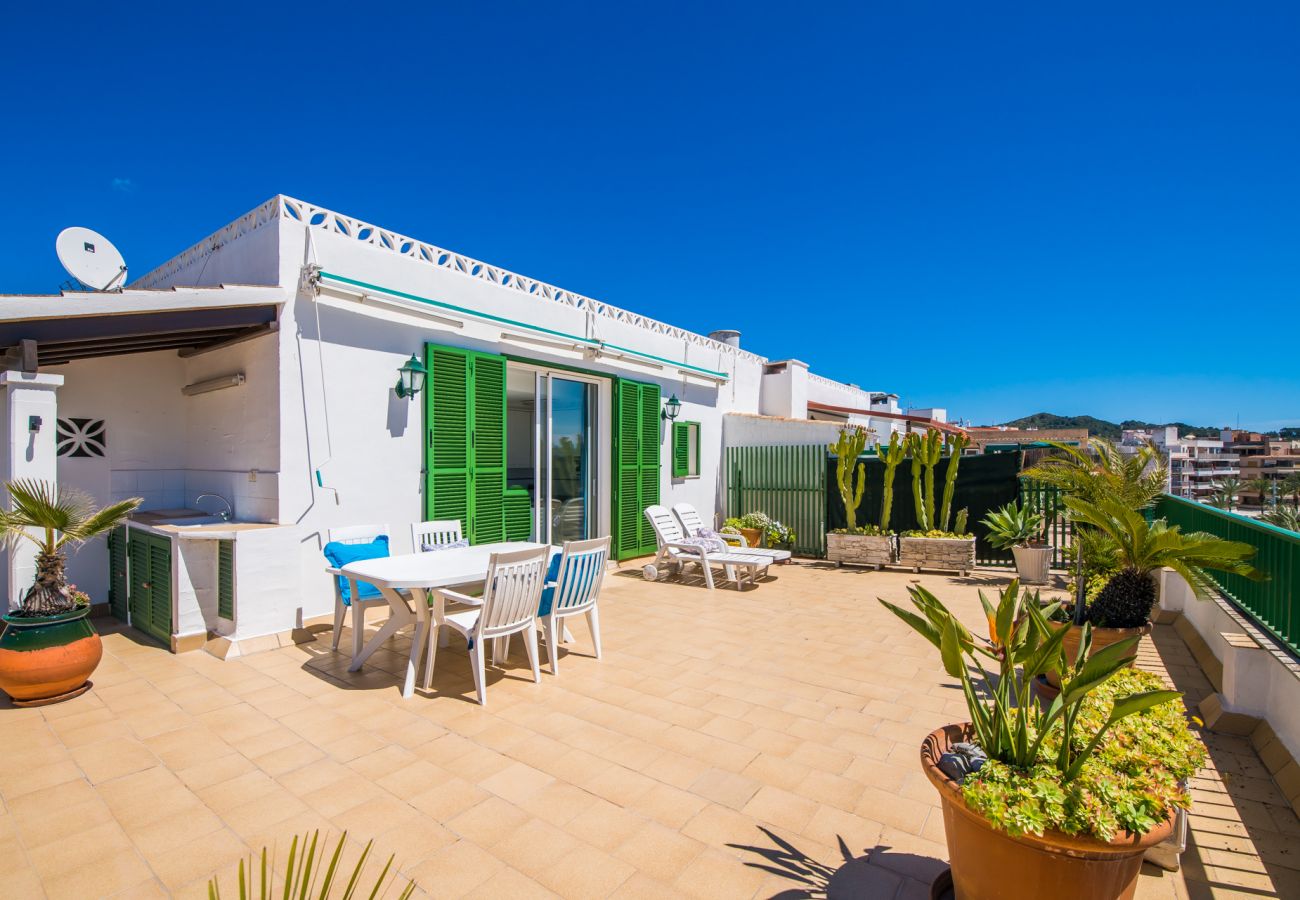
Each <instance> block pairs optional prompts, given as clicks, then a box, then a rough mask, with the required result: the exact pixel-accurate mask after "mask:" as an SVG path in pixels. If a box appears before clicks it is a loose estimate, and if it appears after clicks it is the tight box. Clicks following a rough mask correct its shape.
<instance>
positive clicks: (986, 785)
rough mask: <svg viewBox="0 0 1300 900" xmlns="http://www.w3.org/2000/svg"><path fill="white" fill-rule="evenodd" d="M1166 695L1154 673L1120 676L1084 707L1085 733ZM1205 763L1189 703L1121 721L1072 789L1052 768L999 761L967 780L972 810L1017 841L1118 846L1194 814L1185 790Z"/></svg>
mask: <svg viewBox="0 0 1300 900" xmlns="http://www.w3.org/2000/svg"><path fill="white" fill-rule="evenodd" d="M1163 688H1164V684H1163V683H1162V682H1161V680H1160V678H1159V677H1158V676H1156V675H1153V674H1151V673H1150V672H1143V671H1140V670H1138V669H1120V670H1118V671H1117V672H1115V674H1114V675H1112V676H1111V677H1110V678H1109V679H1107V680H1106V681H1104V682H1102V684H1100V685H1099V686H1097V687H1096V688H1095V689H1094V690H1093V691H1092V692H1091V693H1089V694H1088V696H1086V697H1085V698H1084V700H1083V702H1082V703H1081V704H1079V711H1078V716H1077V719H1076V729H1077V732H1078V733H1079V734H1082V735H1087V734H1091V733H1095V732H1097V731H1099V730H1100V729H1102V728H1103V727H1104V726H1105V724H1106V722H1107V721H1108V720H1109V719H1110V717H1111V715H1112V714H1113V710H1114V709H1115V702H1116V701H1117V700H1119V699H1120V698H1122V697H1126V696H1140V695H1142V694H1147V693H1149V692H1152V691H1160V690H1162V689H1163ZM1063 733H1064V732H1063V730H1062V729H1052V730H1051V731H1050V732H1048V735H1047V738H1046V739H1045V740H1044V741H1043V756H1045V757H1047V758H1049V759H1050V758H1051V757H1053V756H1058V755H1059V754H1060V750H1061V746H1060V745H1061V740H1062V735H1063ZM1205 756H1206V754H1205V745H1204V744H1202V743H1201V741H1200V739H1199V738H1197V736H1196V735H1195V734H1194V733H1193V732H1192V730H1191V729H1190V728H1189V727H1188V723H1187V715H1186V712H1185V711H1184V708H1183V705H1182V703H1180V702H1178V701H1177V700H1176V699H1172V698H1171V699H1169V700H1166V701H1164V702H1158V703H1155V704H1154V705H1152V706H1150V707H1148V708H1147V709H1144V710H1142V711H1140V712H1138V713H1135V714H1133V715H1129V716H1126V717H1124V718H1123V719H1121V720H1120V721H1118V722H1116V723H1115V724H1114V726H1113V727H1112V728H1111V730H1110V732H1109V733H1108V734H1107V736H1106V738H1105V739H1104V740H1102V742H1101V743H1100V744H1099V745H1098V747H1097V749H1096V751H1095V752H1094V753H1093V754H1092V756H1091V758H1089V759H1088V760H1086V761H1085V762H1084V764H1083V766H1082V768H1081V769H1080V770H1079V774H1078V775H1077V776H1076V777H1075V778H1074V779H1073V780H1071V781H1069V782H1066V783H1064V784H1062V783H1061V780H1060V778H1059V775H1058V772H1059V770H1058V769H1056V767H1055V766H1051V765H1048V764H1044V763H1039V764H1038V765H1036V766H1032V767H1030V768H1029V769H1016V768H1013V767H1011V766H1008V765H1005V764H1004V763H1000V762H997V761H991V762H989V763H986V764H985V765H984V766H982V767H981V768H980V769H979V771H978V772H975V773H973V774H971V775H969V776H967V778H966V779H965V780H964V781H963V782H962V795H963V797H964V799H965V800H966V803H967V805H968V806H969V807H970V808H971V809H972V810H974V811H975V812H978V813H979V814H980V815H982V816H984V817H985V818H986V819H988V820H989V821H990V822H991V823H992V824H993V825H994V826H995V827H997V828H999V829H1001V830H1003V831H1008V832H1011V833H1012V834H1023V833H1026V832H1029V833H1033V834H1042V833H1043V832H1044V831H1046V830H1048V829H1052V830H1055V831H1062V832H1065V833H1066V834H1089V835H1092V836H1094V837H1097V838H1099V839H1102V840H1110V839H1112V838H1114V837H1115V836H1117V835H1118V834H1120V833H1121V832H1128V833H1132V834H1142V833H1144V832H1147V831H1150V830H1151V829H1152V828H1155V827H1156V826H1157V825H1159V824H1160V823H1161V822H1163V821H1164V820H1165V819H1166V818H1168V816H1169V814H1170V813H1171V812H1172V811H1173V810H1175V809H1187V808H1188V807H1189V806H1190V805H1191V798H1190V796H1189V794H1188V792H1187V789H1186V788H1185V787H1184V786H1183V783H1184V782H1185V780H1186V779H1188V778H1190V777H1191V776H1192V775H1194V774H1195V773H1196V771H1197V770H1198V769H1200V767H1201V766H1202V765H1204V763H1205Z"/></svg>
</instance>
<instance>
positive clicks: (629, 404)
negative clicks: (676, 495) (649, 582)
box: [613, 378, 660, 559]
mask: <svg viewBox="0 0 1300 900" xmlns="http://www.w3.org/2000/svg"><path fill="white" fill-rule="evenodd" d="M659 422H660V418H659V385H657V384H644V383H642V382H639V381H628V380H626V379H623V378H619V379H617V380H616V381H615V382H614V479H613V482H614V483H613V489H614V496H613V501H614V503H613V513H614V515H613V523H614V529H613V530H614V534H613V538H614V548H615V550H614V553H615V556H616V558H618V559H629V558H631V557H633V556H645V555H646V554H649V553H654V552H655V535H654V529H653V528H651V527H650V523H649V522H648V521H647V520H646V517H645V514H644V512H645V508H646V507H647V506H653V505H654V504H656V503H658V502H659V443H660V437H659Z"/></svg>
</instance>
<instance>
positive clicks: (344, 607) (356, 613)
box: [325, 525, 392, 659]
mask: <svg viewBox="0 0 1300 900" xmlns="http://www.w3.org/2000/svg"><path fill="white" fill-rule="evenodd" d="M325 535H326V539H327V542H328V543H339V544H368V543H370V542H371V541H373V540H374V539H375V538H378V537H381V536H384V535H387V536H388V538H389V540H392V534H391V533H390V532H389V530H388V526H387V525H352V526H349V527H347V528H331V529H329V530H328V531H327V532H326V533H325ZM389 552H390V553H391V552H392V546H391V545H390V546H389ZM325 571H326V572H328V573H329V574H330V575H331V576H334V577H332V578H330V581H331V582H333V584H334V639H333V642H332V643H331V644H330V648H331V649H332V650H337V649H338V648H339V635H340V634H341V633H342V631H343V618H344V617H345V616H346V615H347V612H348V607H349V606H351V607H352V656H353V658H354V659H355V658H356V657H358V656H360V655H361V647H362V646H363V645H364V644H365V635H366V610H367V609H370V608H372V607H376V606H388V601H387V600H385V599H384V598H383V597H371V598H370V599H368V600H362V599H360V598H359V597H358V589H357V583H356V581H355V580H354V579H352V578H348V576H347V574H346V573H344V572H341V571H339V570H338V569H335V568H333V567H330V566H327V567H326V568H325ZM340 576H341V577H343V578H347V581H348V596H349V597H351V598H352V599H351V601H350V602H349V603H344V602H343V591H342V590H341V589H340V587H339V577H340Z"/></svg>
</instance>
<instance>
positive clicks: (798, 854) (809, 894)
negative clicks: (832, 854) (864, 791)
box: [727, 825, 948, 900]
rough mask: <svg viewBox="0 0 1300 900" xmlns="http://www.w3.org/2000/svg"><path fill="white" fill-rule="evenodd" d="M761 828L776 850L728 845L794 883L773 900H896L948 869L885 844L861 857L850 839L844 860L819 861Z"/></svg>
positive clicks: (842, 851)
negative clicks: (818, 899)
mask: <svg viewBox="0 0 1300 900" xmlns="http://www.w3.org/2000/svg"><path fill="white" fill-rule="evenodd" d="M758 830H759V831H761V832H762V833H763V835H764V836H766V838H767V842H770V843H771V846H770V847H769V846H746V845H743V844H728V845H727V846H728V847H732V848H734V849H736V850H743V851H746V852H749V853H752V854H754V856H755V857H757V858H756V859H753V860H750V861H749V862H746V863H745V865H747V866H749V867H750V868H754V869H758V870H760V871H762V872H766V873H768V874H769V875H776V876H778V877H780V878H785V879H787V880H789V881H790V888H789V889H788V890H784V891H781V892H779V893H777V894H775V895H773V900H778V898H779V900H798V898H813V897H827V898H831V900H834V898H837V897H896V896H898V895H899V892H900V890H901V889H902V887H903V885H904V883H905V882H907V881H909V880H911V881H912V882H919V883H920V885H924V886H928V885H929V884H930V882H932V881H934V879H935V878H936V877H937V876H938V875H939V873H940V872H942V871H943V870H944V869H946V868H948V866H947V865H946V864H945V863H944V862H942V861H940V860H937V859H933V858H931V857H928V856H918V855H916V854H914V853H898V852H895V851H894V850H893V849H892V848H890V847H889V846H887V845H885V844H877V845H876V846H874V847H868V848H864V850H863V852H862V854H861V855H860V856H855V855H854V854H853V851H852V850H850V849H849V846H848V844H846V843H845V842H844V838H842V837H840V838H837V840H838V842H839V852H840V858H839V859H837V860H834V861H832V862H825V861H822V860H817V859H814V858H812V857H811V856H809V855H808V854H807V853H806V852H805V851H803V850H800V849H799V848H798V847H796V846H795V845H794V844H792V843H790V842H789V841H787V840H785V839H783V838H781V837H779V836H778V835H776V834H775V833H773V832H772V831H769V830H768V829H766V828H764V827H762V826H761V825H760V826H759V827H758Z"/></svg>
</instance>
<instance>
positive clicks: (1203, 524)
mask: <svg viewBox="0 0 1300 900" xmlns="http://www.w3.org/2000/svg"><path fill="white" fill-rule="evenodd" d="M1155 514H1156V516H1157V517H1163V518H1164V519H1165V520H1167V521H1168V522H1169V524H1170V525H1177V526H1179V527H1180V528H1182V530H1183V531H1205V532H1208V533H1210V534H1212V535H1214V536H1215V537H1220V538H1224V539H1225V540H1230V541H1243V542H1244V543H1247V544H1251V545H1253V546H1255V547H1256V548H1258V550H1259V552H1258V553H1257V554H1256V556H1255V558H1254V559H1253V560H1251V564H1252V565H1254V566H1255V567H1256V568H1258V569H1261V570H1263V572H1264V574H1265V575H1267V576H1268V580H1267V581H1251V580H1249V579H1247V578H1242V577H1241V576H1240V575H1229V574H1227V573H1224V572H1213V571H1211V572H1209V575H1210V577H1211V578H1213V579H1214V580H1215V581H1216V582H1217V583H1218V585H1219V587H1220V588H1222V589H1223V593H1224V595H1225V596H1226V597H1227V598H1228V599H1229V600H1231V601H1232V602H1233V603H1235V604H1236V605H1237V606H1238V607H1240V608H1241V609H1242V610H1243V611H1244V612H1245V613H1246V614H1247V615H1249V616H1250V617H1251V618H1252V619H1254V620H1255V622H1256V623H1257V624H1258V625H1259V626H1260V627H1261V628H1264V629H1266V630H1267V631H1268V632H1269V633H1271V634H1272V635H1273V636H1274V637H1276V638H1278V640H1280V641H1282V642H1283V643H1284V644H1286V645H1287V647H1289V648H1290V649H1291V651H1292V652H1293V653H1300V534H1297V533H1296V532H1294V531H1288V530H1286V529H1284V528H1275V527H1274V526H1272V525H1268V524H1266V523H1264V522H1257V521H1255V520H1254V519H1249V518H1247V517H1245V516H1239V515H1237V514H1235V513H1230V512H1224V511H1223V510H1221V509H1215V508H1214V507H1212V506H1206V505H1205V504H1203V503H1196V502H1193V501H1191V500H1184V499H1183V498H1182V497H1172V496H1170V495H1169V494H1165V495H1164V496H1163V497H1161V498H1160V500H1159V501H1157V502H1156V508H1155Z"/></svg>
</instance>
